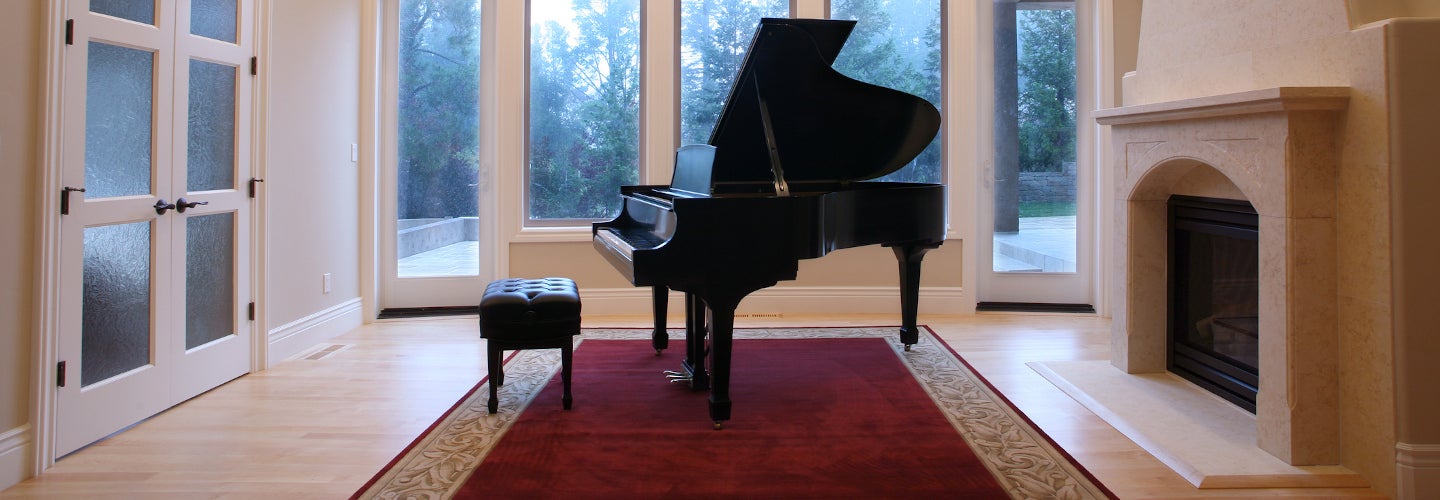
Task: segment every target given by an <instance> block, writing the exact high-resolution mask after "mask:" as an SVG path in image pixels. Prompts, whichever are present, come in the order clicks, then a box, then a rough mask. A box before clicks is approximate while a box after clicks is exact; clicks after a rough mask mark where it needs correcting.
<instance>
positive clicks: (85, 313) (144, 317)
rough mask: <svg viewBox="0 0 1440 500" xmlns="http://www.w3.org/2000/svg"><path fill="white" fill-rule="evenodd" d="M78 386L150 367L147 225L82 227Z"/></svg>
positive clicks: (148, 244) (148, 237) (148, 226)
mask: <svg viewBox="0 0 1440 500" xmlns="http://www.w3.org/2000/svg"><path fill="white" fill-rule="evenodd" d="M84 249H85V250H84V253H85V260H84V274H83V278H82V279H83V280H84V286H83V292H82V294H83V296H84V297H83V302H82V305H81V308H82V312H81V316H82V317H81V333H80V367H81V368H80V384H81V385H82V386H88V385H90V384H93V383H96V382H101V381H104V380H105V379H108V378H110V377H113V376H115V375H119V374H121V373H125V372H127V371H130V370H133V369H135V368H138V367H141V366H145V365H147V364H149V363H150V223H149V222H148V221H147V222H135V223H131V224H120V225H114V226H99V227H88V228H85V246H84Z"/></svg>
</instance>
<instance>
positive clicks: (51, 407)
mask: <svg viewBox="0 0 1440 500" xmlns="http://www.w3.org/2000/svg"><path fill="white" fill-rule="evenodd" d="M272 1H273V0H256V1H255V2H254V4H253V7H252V8H254V9H255V12H254V15H255V17H254V19H255V21H254V25H253V26H252V27H251V33H250V35H249V36H251V37H253V40H254V41H255V45H254V50H255V53H256V55H257V56H263V55H267V54H268V51H269V44H268V40H269V36H268V35H269V24H270V23H269V15H270V11H271V9H270V2H272ZM66 4H67V2H45V12H44V19H45V27H44V28H43V30H42V31H43V32H44V34H45V42H44V47H43V50H44V53H43V55H42V57H41V84H40V92H41V98H40V106H39V111H38V116H37V117H36V118H37V119H36V121H37V123H39V125H40V134H39V135H40V137H41V143H40V148H39V157H40V158H39V159H40V167H41V168H40V171H39V172H38V173H37V175H36V187H37V189H38V190H39V193H38V195H37V196H36V200H37V201H38V202H39V207H40V209H39V210H37V212H38V215H39V217H37V219H38V220H37V221H36V225H37V226H38V227H37V229H38V231H37V233H38V236H39V237H38V238H37V240H36V242H35V250H36V252H35V268H34V273H35V274H34V297H35V304H34V310H35V319H34V322H33V330H34V331H35V337H34V346H33V348H32V353H33V356H32V360H33V362H34V364H33V366H32V367H31V369H32V374H33V377H32V379H31V382H32V384H33V385H32V386H31V387H32V389H31V397H30V422H31V435H32V443H33V446H32V447H31V466H32V470H33V471H34V472H35V473H36V474H39V473H40V472H42V471H44V470H46V469H48V468H50V467H51V466H53V465H54V464H55V461H56V459H57V458H58V457H57V456H56V452H55V444H56V439H55V433H56V432H57V430H58V426H57V414H58V412H57V403H58V397H57V396H58V391H56V390H55V389H56V388H55V381H56V380H57V378H58V369H57V366H56V365H57V363H58V362H59V357H60V334H61V306H62V304H61V291H60V288H61V283H62V278H61V277H62V272H61V270H62V269H61V265H62V264H63V261H62V255H61V242H62V239H63V234H62V233H61V216H60V212H59V208H58V207H59V206H60V197H61V195H60V190H61V188H62V187H63V174H64V163H63V161H64V134H63V132H64V130H63V128H64V125H65V122H64V117H65V109H64V97H65V88H64V87H65V79H64V77H65V50H66V44H65V32H66V29H65V25H66V20H67V19H69V18H70V17H71V16H69V15H68V11H67V10H66ZM265 59H266V58H265V57H261V58H260V60H259V62H260V69H261V71H262V73H261V76H264V74H265V73H263V69H264V63H265ZM255 78H256V80H255V81H254V82H253V85H252V86H251V94H252V95H251V103H252V104H251V110H250V113H251V115H250V131H249V132H250V134H251V135H250V137H251V144H250V152H249V153H250V158H251V160H250V161H251V163H252V172H253V175H254V176H255V177H256V178H262V179H263V178H264V174H265V164H266V162H265V155H264V151H265V149H264V143H265V134H264V130H265V127H264V125H263V124H264V118H265V113H264V112H263V110H264V109H265V108H266V106H267V101H266V100H265V96H266V94H267V93H268V91H267V88H268V79H266V78H261V77H255ZM237 181H238V179H237ZM261 189H262V191H261V193H263V187H262V188H261ZM264 200H265V197H264V196H257V197H256V198H254V199H253V200H252V201H251V203H252V207H251V210H252V212H251V215H252V218H251V223H250V227H249V228H245V229H242V230H248V231H250V235H251V237H250V249H249V254H250V257H249V258H250V291H249V294H250V299H251V300H252V301H254V302H255V303H257V304H263V301H262V300H261V299H262V296H261V295H262V293H263V290H264V279H263V277H264V276H265V271H264V262H265V259H264V249H265V246H266V245H265V238H264V235H265V232H264V229H265V228H264V226H265V223H264V221H265V219H266V217H265V215H266V211H265V206H266V203H265V201H264ZM246 323H248V324H247V325H244V328H248V329H249V330H250V338H251V342H252V346H251V349H250V358H251V359H250V362H249V366H250V372H251V373H254V372H256V371H259V370H261V369H263V368H264V367H265V358H266V356H265V352H266V349H265V348H266V347H267V345H268V342H266V336H265V335H262V333H264V329H263V328H262V326H261V325H264V324H265V322H264V314H263V307H260V306H259V305H257V307H256V314H255V317H254V319H253V320H250V321H247V322H246Z"/></svg>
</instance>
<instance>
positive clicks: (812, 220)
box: [592, 18, 945, 429]
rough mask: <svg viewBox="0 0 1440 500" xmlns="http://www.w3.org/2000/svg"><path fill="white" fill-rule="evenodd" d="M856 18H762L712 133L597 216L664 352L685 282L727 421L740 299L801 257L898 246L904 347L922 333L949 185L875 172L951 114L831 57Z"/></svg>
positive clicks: (596, 233) (598, 237) (695, 378)
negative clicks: (645, 299)
mask: <svg viewBox="0 0 1440 500" xmlns="http://www.w3.org/2000/svg"><path fill="white" fill-rule="evenodd" d="M854 24H855V22H854V21H838V20H818V19H770V18H767V19H763V20H761V22H760V26H759V28H758V29H757V30H756V33H755V36H754V39H753V40H752V42H751V46H750V50H749V52H748V53H747V55H746V59H745V61H744V64H743V65H742V68H741V71H740V74H739V75H738V76H737V77H736V79H735V84H734V87H733V88H732V89H731V92H730V95H729V98H728V100H727V102H726V105H725V108H724V110H723V111H722V112H721V116H720V119H719V121H717V123H716V125H715V128H714V130H713V131H712V134H711V136H710V141H709V144H708V145H693V146H685V147H682V148H680V150H679V151H678V152H677V154H676V165H675V173H674V177H673V178H672V182H671V184H670V185H668V186H623V187H621V190H620V194H621V196H622V197H623V198H624V208H623V209H622V211H621V213H620V214H619V216H617V217H616V218H615V219H613V220H610V221H606V222H598V223H595V224H594V226H593V228H592V234H593V240H594V246H595V248H596V250H597V251H598V252H599V253H600V254H602V255H603V256H604V257H605V258H606V260H608V261H609V262H610V263H611V264H612V265H614V266H615V268H616V269H618V270H619V271H620V272H621V273H623V274H624V275H625V277H626V278H627V279H629V280H630V282H631V283H632V284H634V285H636V286H650V287H652V291H653V300H654V309H655V311H654V313H655V331H654V347H655V349H656V353H657V354H658V353H659V352H660V351H661V350H663V349H665V348H666V347H667V344H668V335H667V334H666V331H665V316H666V309H667V303H666V302H667V296H668V290H670V289H673V290H678V291H682V292H684V293H685V297H686V300H685V308H686V328H685V332H686V333H685V337H686V338H685V341H686V357H685V360H684V361H683V362H682V363H681V369H682V370H683V371H682V372H678V373H679V374H680V376H681V377H683V379H684V380H686V381H688V382H689V384H690V386H691V387H692V388H694V389H696V390H703V389H709V390H710V391H711V392H710V399H709V404H710V408H709V410H710V416H711V418H712V420H714V422H715V427H716V428H717V429H718V428H720V427H721V424H722V422H724V421H725V420H728V419H729V418H730V410H731V401H730V395H729V380H730V355H731V343H732V333H733V329H734V318H735V308H736V306H738V305H739V304H740V301H741V300H742V299H744V298H745V296H746V295H748V294H750V293H751V292H754V291H756V290H760V289H762V288H766V287H769V286H773V285H775V284H776V283H777V282H779V281H782V280H793V279H795V277H796V272H797V270H798V268H799V261H800V260H801V259H813V258H819V257H822V256H824V255H825V254H827V253H828V252H830V251H832V250H837V249H842V248H850V247H858V246H864V245H874V244H880V245H884V246H888V247H891V248H892V249H893V250H894V253H895V256H896V258H897V260H898V261H899V266H900V301H901V312H902V314H901V315H902V326H901V328H900V339H901V341H902V343H904V344H905V346H906V349H908V348H909V346H910V345H913V344H914V343H915V342H917V341H918V334H919V332H918V330H917V326H916V315H917V311H918V295H919V287H920V262H921V260H922V259H923V257H924V254H925V252H926V251H928V250H930V249H933V248H936V247H938V246H940V244H941V243H943V242H944V239H945V208H944V207H945V189H944V186H943V185H940V184H925V183H901V182H877V181H869V179H875V178H878V177H882V176H884V175H886V174H889V173H891V172H894V171H895V170H898V169H900V168H902V167H904V166H905V165H906V164H907V163H909V162H910V161H911V160H912V159H914V157H915V156H916V155H918V154H919V153H920V152H921V151H922V150H923V149H924V148H925V147H926V146H927V145H928V144H929V143H930V141H931V139H933V138H934V137H935V134H936V132H937V131H938V130H939V127H940V114H939V112H938V111H937V110H936V109H935V107H934V106H932V105H931V104H930V103H928V102H926V101H925V100H924V99H921V98H919V97H916V96H914V95H911V94H908V93H904V92H901V91H898V90H894V89H889V88H885V87H880V86H876V85H871V84H868V83H864V82H860V81H856V80H853V79H851V78H849V77H846V76H844V75H842V74H840V73H839V72H837V71H835V70H834V69H833V68H832V67H831V64H832V63H834V61H835V57H836V56H837V55H838V54H839V53H840V48H841V47H842V46H843V45H844V42H845V39H846V37H848V36H849V34H850V31H851V29H852V28H853V27H854ZM707 334H708V336H709V337H710V339H709V345H708V346H707V345H706V336H707ZM707 355H708V357H709V358H710V359H709V363H708V364H709V366H710V368H709V370H707V369H706V364H707V363H706V357H707Z"/></svg>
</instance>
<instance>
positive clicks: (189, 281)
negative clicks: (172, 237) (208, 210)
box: [185, 212, 235, 349]
mask: <svg viewBox="0 0 1440 500" xmlns="http://www.w3.org/2000/svg"><path fill="white" fill-rule="evenodd" d="M233 333H235V214H234V213H233V212H225V213H220V214H212V215H202V216H199V217H191V218H189V219H187V220H186V221H185V348H186V349H193V348H196V347H200V346H202V345H205V344H207V343H209V342H211V341H214V340H216V339H220V338H223V337H225V336H228V335H231V334H233Z"/></svg>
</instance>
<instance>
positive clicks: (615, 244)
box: [595, 228, 665, 260]
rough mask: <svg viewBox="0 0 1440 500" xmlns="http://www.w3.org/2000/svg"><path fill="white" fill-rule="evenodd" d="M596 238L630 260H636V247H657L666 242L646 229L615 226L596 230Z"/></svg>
mask: <svg viewBox="0 0 1440 500" xmlns="http://www.w3.org/2000/svg"><path fill="white" fill-rule="evenodd" d="M595 238H596V239H598V240H600V242H601V243H604V244H605V246H607V247H610V248H611V249H614V250H615V251H617V252H620V253H621V254H623V255H625V258H627V259H630V260H635V249H636V248H640V249H648V248H655V247H657V246H660V244H662V243H665V240H664V239H661V238H660V237H659V236H656V235H655V234H654V233H651V232H649V231H645V230H636V231H618V230H616V229H614V228H605V229H601V230H599V231H596V232H595Z"/></svg>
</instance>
